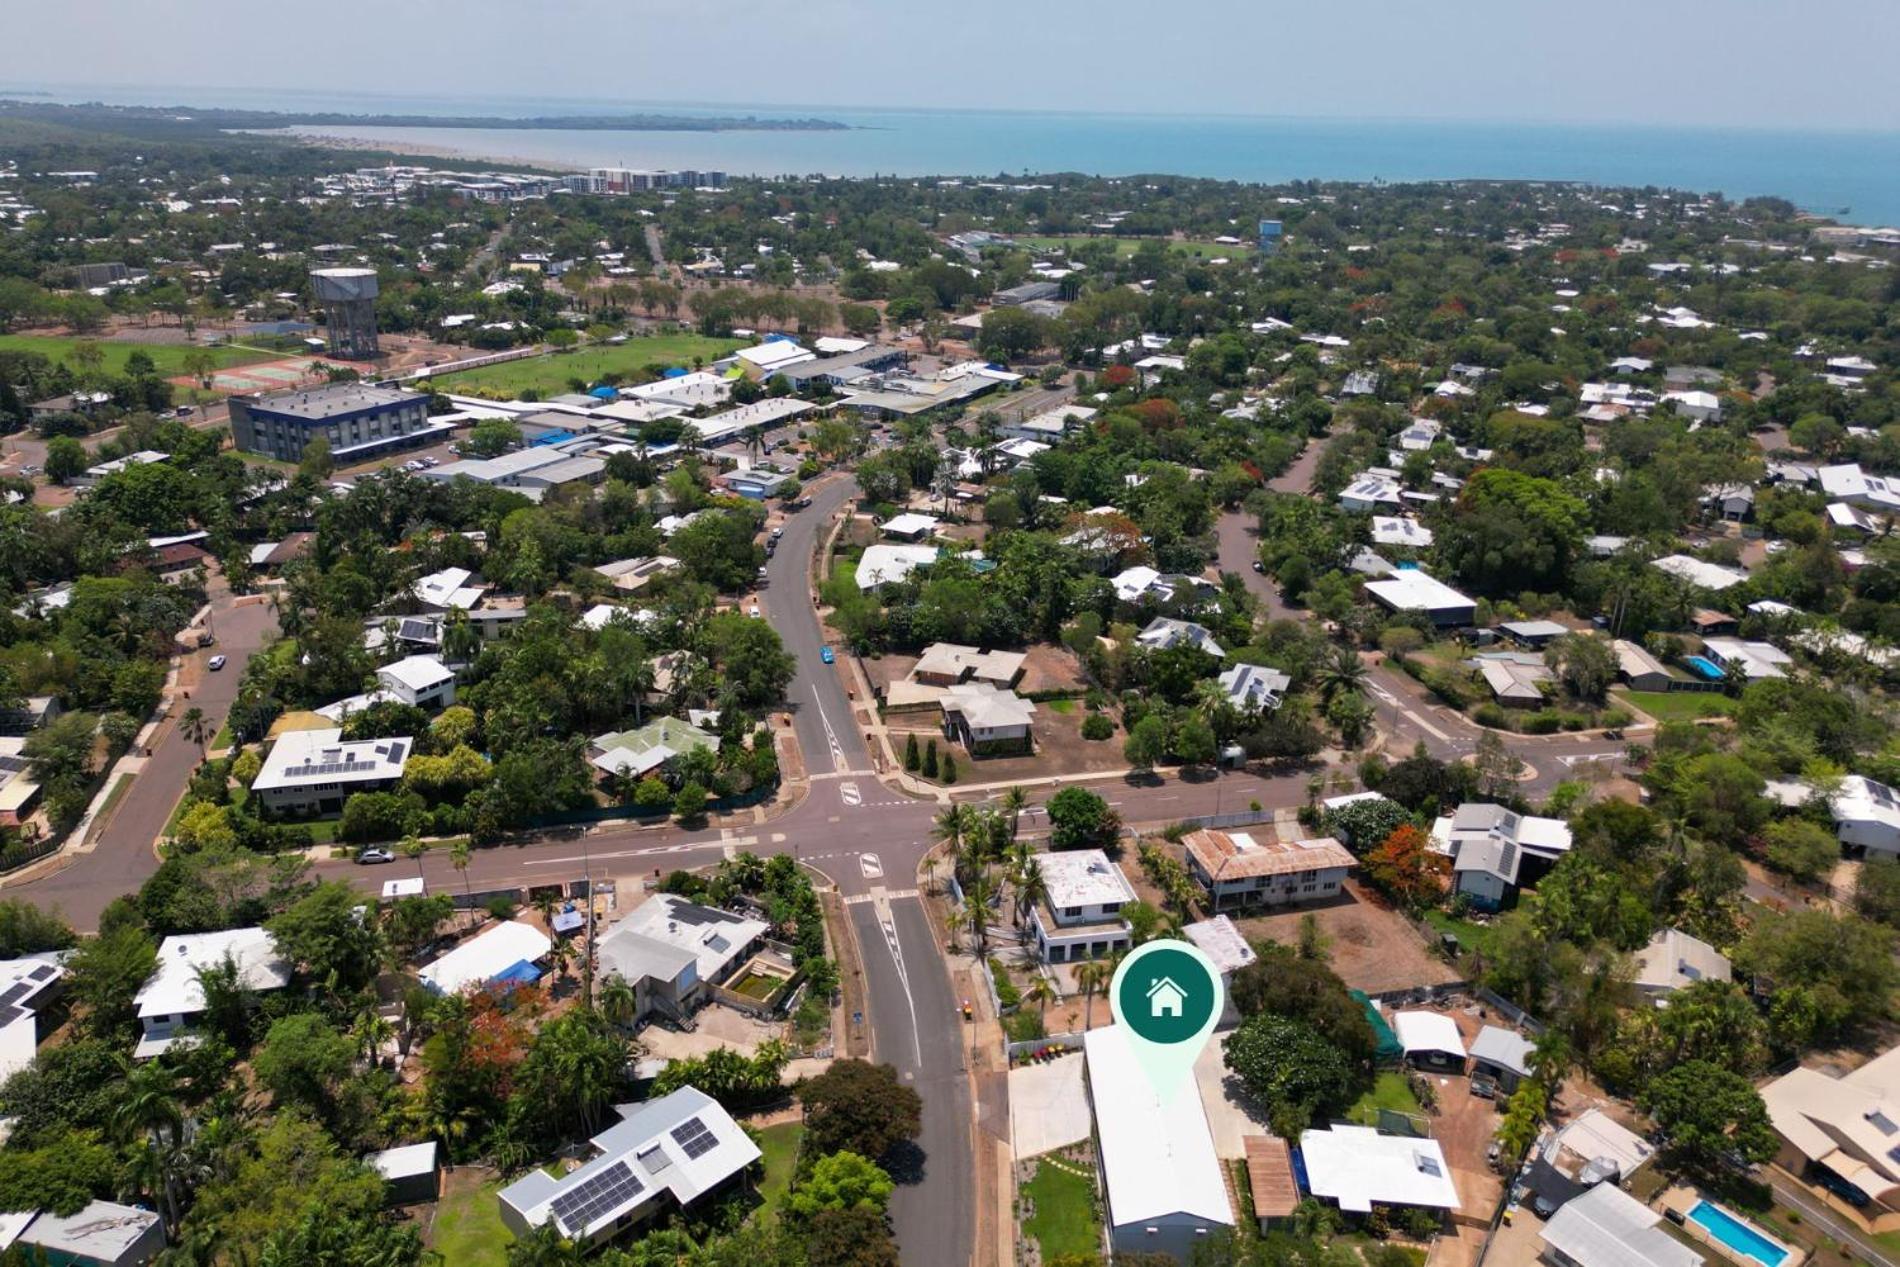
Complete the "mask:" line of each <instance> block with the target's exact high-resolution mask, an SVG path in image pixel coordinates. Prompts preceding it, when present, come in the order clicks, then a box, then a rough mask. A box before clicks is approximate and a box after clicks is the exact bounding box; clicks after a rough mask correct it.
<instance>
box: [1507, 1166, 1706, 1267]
mask: <svg viewBox="0 0 1900 1267" xmlns="http://www.w3.org/2000/svg"><path fill="white" fill-rule="evenodd" d="M1662 1221H1663V1216H1662V1215H1660V1214H1658V1213H1656V1211H1654V1210H1652V1209H1650V1208H1649V1207H1648V1206H1646V1205H1644V1204H1643V1203H1642V1202H1641V1201H1638V1200H1637V1199H1636V1198H1635V1197H1632V1196H1631V1195H1630V1194H1629V1193H1627V1192H1625V1191H1623V1190H1622V1189H1621V1188H1619V1187H1617V1186H1616V1185H1615V1184H1613V1183H1600V1184H1598V1185H1597V1186H1596V1187H1594V1188H1591V1189H1590V1190H1589V1191H1588V1192H1586V1193H1584V1194H1583V1195H1582V1196H1580V1197H1578V1198H1576V1199H1575V1200H1574V1201H1570V1202H1568V1203H1567V1204H1566V1205H1565V1206H1564V1207H1563V1208H1562V1209H1561V1210H1559V1211H1557V1213H1556V1214H1555V1215H1554V1216H1553V1217H1552V1218H1551V1220H1550V1221H1549V1222H1548V1223H1546V1224H1544V1226H1543V1228H1542V1230H1540V1231H1539V1232H1538V1234H1537V1235H1538V1238H1539V1239H1541V1240H1542V1241H1543V1242H1544V1257H1545V1258H1546V1259H1547V1260H1549V1261H1550V1262H1551V1263H1552V1264H1554V1267H1702V1264H1703V1263H1704V1262H1705V1261H1706V1260H1705V1259H1704V1258H1703V1256H1702V1255H1701V1254H1699V1253H1697V1252H1696V1251H1695V1250H1693V1249H1691V1248H1690V1247H1689V1246H1687V1245H1685V1244H1683V1243H1682V1242H1681V1241H1679V1240H1677V1239H1676V1238H1675V1237H1674V1236H1671V1235H1670V1234H1669V1233H1668V1232H1667V1231H1665V1230H1664V1229H1663V1227H1662Z"/></svg>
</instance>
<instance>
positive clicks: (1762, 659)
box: [1702, 638, 1794, 682]
mask: <svg viewBox="0 0 1900 1267" xmlns="http://www.w3.org/2000/svg"><path fill="white" fill-rule="evenodd" d="M1702 654H1703V655H1705V656H1707V657H1708V658H1709V659H1711V660H1713V661H1715V663H1716V664H1717V665H1718V666H1720V667H1721V669H1722V671H1723V672H1724V673H1726V674H1728V675H1729V676H1730V677H1735V678H1741V679H1743V680H1744V681H1748V682H1759V681H1761V680H1762V679H1764V678H1771V677H1786V676H1788V674H1787V672H1786V669H1787V666H1788V665H1791V664H1793V663H1794V657H1793V656H1791V655H1789V654H1788V653H1787V652H1786V651H1783V650H1782V649H1781V648H1780V647H1777V646H1775V645H1774V644H1773V643H1771V642H1745V641H1743V640H1742V639H1740V638H1704V639H1703V640H1702Z"/></svg>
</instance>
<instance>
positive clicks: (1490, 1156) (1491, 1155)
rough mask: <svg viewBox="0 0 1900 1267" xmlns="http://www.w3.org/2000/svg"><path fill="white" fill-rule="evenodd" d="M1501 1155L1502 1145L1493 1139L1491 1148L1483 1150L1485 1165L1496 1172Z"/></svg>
mask: <svg viewBox="0 0 1900 1267" xmlns="http://www.w3.org/2000/svg"><path fill="white" fill-rule="evenodd" d="M1503 1155H1504V1145H1502V1144H1500V1143H1498V1141H1496V1140H1495V1139H1494V1140H1492V1141H1491V1147H1489V1148H1487V1149H1485V1150H1484V1160H1485V1164H1486V1165H1488V1166H1490V1167H1491V1169H1493V1170H1496V1169H1497V1168H1498V1159H1499V1158H1500V1157H1502V1156H1503Z"/></svg>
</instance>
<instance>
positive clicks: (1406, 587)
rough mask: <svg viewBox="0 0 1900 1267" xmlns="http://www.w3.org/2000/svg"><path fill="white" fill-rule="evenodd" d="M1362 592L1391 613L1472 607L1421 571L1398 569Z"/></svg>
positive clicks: (1370, 582)
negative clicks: (1377, 601) (1391, 611)
mask: <svg viewBox="0 0 1900 1267" xmlns="http://www.w3.org/2000/svg"><path fill="white" fill-rule="evenodd" d="M1366 592H1367V593H1369V594H1371V595H1373V596H1374V597H1375V598H1377V599H1379V601H1381V602H1383V603H1384V604H1385V605H1386V606H1387V607H1390V608H1392V609H1393V610H1394V611H1446V610H1449V609H1451V608H1455V607H1471V606H1474V605H1475V604H1474V603H1473V602H1472V600H1471V599H1469V598H1466V597H1465V596H1464V595H1463V594H1460V593H1459V592H1458V591H1457V590H1455V589H1453V588H1452V587H1451V586H1449V585H1447V584H1445V583H1444V582H1443V581H1440V580H1437V579H1436V578H1434V577H1432V576H1430V575H1428V574H1427V573H1426V572H1425V571H1424V569H1422V568H1402V569H1400V570H1399V571H1396V572H1394V573H1393V574H1392V575H1391V576H1388V577H1386V578H1385V579H1384V580H1381V581H1369V582H1367V584H1366Z"/></svg>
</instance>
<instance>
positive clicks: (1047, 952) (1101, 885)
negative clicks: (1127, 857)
mask: <svg viewBox="0 0 1900 1267" xmlns="http://www.w3.org/2000/svg"><path fill="white" fill-rule="evenodd" d="M1036 864H1037V866H1038V867H1040V868H1041V870H1042V884H1043V891H1044V894H1045V896H1044V898H1043V900H1042V901H1040V902H1038V903H1036V904H1035V905H1034V906H1032V907H1031V908H1030V911H1029V922H1030V927H1031V928H1032V929H1033V931H1034V932H1035V934H1036V949H1037V951H1038V952H1039V953H1040V954H1041V956H1042V960H1043V962H1044V963H1069V962H1072V961H1074V960H1078V959H1099V958H1101V957H1102V956H1103V955H1112V954H1114V953H1115V952H1116V951H1118V950H1126V949H1128V948H1129V946H1130V945H1131V944H1132V937H1131V935H1130V931H1129V927H1128V921H1127V920H1125V919H1123V918H1122V907H1124V906H1126V905H1128V904H1129V903H1130V902H1132V901H1134V900H1135V890H1134V889H1133V888H1132V887H1131V886H1130V885H1129V883H1128V877H1127V876H1125V875H1123V874H1122V869H1121V868H1120V867H1118V866H1116V865H1115V864H1114V863H1113V862H1111V861H1109V857H1108V855H1107V854H1105V853H1103V852H1102V851H1101V850H1100V849H1076V850H1071V851H1069V852H1065V853H1045V854H1039V855H1037V857H1036Z"/></svg>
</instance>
